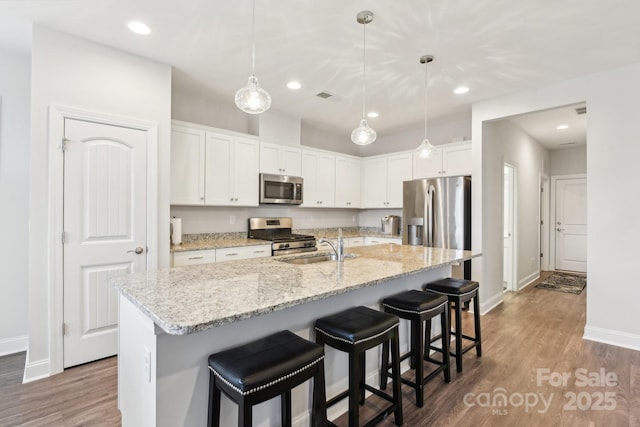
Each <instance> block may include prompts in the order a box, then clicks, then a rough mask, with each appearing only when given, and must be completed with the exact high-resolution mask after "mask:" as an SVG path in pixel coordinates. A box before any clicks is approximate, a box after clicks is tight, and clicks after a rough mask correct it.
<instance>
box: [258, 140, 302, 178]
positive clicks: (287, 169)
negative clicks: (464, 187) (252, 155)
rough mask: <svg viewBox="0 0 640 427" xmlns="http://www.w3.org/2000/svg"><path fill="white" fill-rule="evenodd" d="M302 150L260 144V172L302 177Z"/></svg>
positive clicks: (286, 146) (264, 143) (265, 143)
mask: <svg viewBox="0 0 640 427" xmlns="http://www.w3.org/2000/svg"><path fill="white" fill-rule="evenodd" d="M300 151H301V150H300V149H299V148H297V147H291V146H288V145H279V144H272V143H270V142H260V172H263V173H272V174H276V175H291V176H300Z"/></svg>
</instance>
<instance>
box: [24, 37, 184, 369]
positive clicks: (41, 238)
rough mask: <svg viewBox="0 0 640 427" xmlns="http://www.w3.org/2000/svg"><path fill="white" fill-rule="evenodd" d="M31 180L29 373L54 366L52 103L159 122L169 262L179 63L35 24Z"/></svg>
mask: <svg viewBox="0 0 640 427" xmlns="http://www.w3.org/2000/svg"><path fill="white" fill-rule="evenodd" d="M31 66H32V74H31V142H30V157H29V165H30V171H31V172H30V183H29V203H30V218H29V227H30V233H29V350H28V357H27V369H26V371H25V379H26V380H29V379H33V378H35V377H39V376H46V375H48V374H49V372H50V365H49V361H50V357H51V354H50V350H49V338H50V336H51V335H50V334H52V333H59V331H60V325H50V322H49V315H48V312H49V309H50V301H49V298H48V292H49V286H50V284H49V278H48V276H47V273H48V254H49V250H50V247H51V245H53V244H54V242H50V241H49V240H48V229H47V218H48V212H47V209H48V196H49V192H48V184H49V183H48V159H49V151H50V150H51V149H56V148H55V147H56V145H57V144H58V142H57V141H48V140H47V139H48V126H47V119H48V108H49V106H50V105H52V104H57V105H62V106H67V107H74V108H80V109H87V110H91V111H96V112H102V113H108V114H113V115H118V116H125V117H131V118H137V119H143V120H149V121H153V122H156V123H158V170H159V171H160V172H159V177H158V189H159V194H158V228H159V235H158V240H157V241H158V247H159V248H166V249H165V250H160V252H159V254H158V265H159V266H160V267H162V266H168V265H169V233H168V232H165V230H168V229H169V174H168V173H166V171H168V170H169V154H170V129H171V68H170V67H169V66H167V65H162V64H158V63H155V62H152V61H149V60H146V59H143V58H140V57H136V56H132V55H130V54H126V53H123V52H121V51H117V50H114V49H112V48H108V47H105V46H102V45H98V44H95V43H91V42H88V41H86V40H82V39H78V38H76V37H72V36H68V35H65V34H62V33H59V32H55V31H52V30H48V29H45V28H43V27H39V26H34V29H33V46H32V63H31Z"/></svg>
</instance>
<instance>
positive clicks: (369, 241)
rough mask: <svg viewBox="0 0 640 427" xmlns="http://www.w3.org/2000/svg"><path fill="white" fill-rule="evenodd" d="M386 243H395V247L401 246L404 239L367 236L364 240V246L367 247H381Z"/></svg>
mask: <svg viewBox="0 0 640 427" xmlns="http://www.w3.org/2000/svg"><path fill="white" fill-rule="evenodd" d="M384 243H393V244H394V245H401V244H402V239H400V238H397V237H370V236H367V237H365V238H364V244H365V245H366V246H370V245H380V244H384Z"/></svg>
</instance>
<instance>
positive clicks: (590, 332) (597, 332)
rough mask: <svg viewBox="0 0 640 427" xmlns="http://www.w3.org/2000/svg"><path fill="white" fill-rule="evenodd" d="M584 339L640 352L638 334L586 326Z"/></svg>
mask: <svg viewBox="0 0 640 427" xmlns="http://www.w3.org/2000/svg"><path fill="white" fill-rule="evenodd" d="M582 338H584V339H585V340H589V341H597V342H601V343H604V344H610V345H615V346H617V347H624V348H630V349H631V350H636V351H640V335H636V334H628V333H626V332H620V331H614V330H611V329H603V328H597V327H595V326H585V327H584V335H583V336H582Z"/></svg>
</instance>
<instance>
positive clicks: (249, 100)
mask: <svg viewBox="0 0 640 427" xmlns="http://www.w3.org/2000/svg"><path fill="white" fill-rule="evenodd" d="M255 21H256V0H253V11H252V14H251V76H249V81H248V82H247V85H246V86H244V87H241V88H240V89H238V91H237V92H236V106H237V107H238V108H239V109H241V110H242V111H244V112H245V113H249V114H260V113H264V112H265V111H267V110H268V109H269V107H271V95H269V93H268V92H267V91H266V90H264V89H262V88H261V87H260V86H259V85H258V78H257V77H256V40H255Z"/></svg>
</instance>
